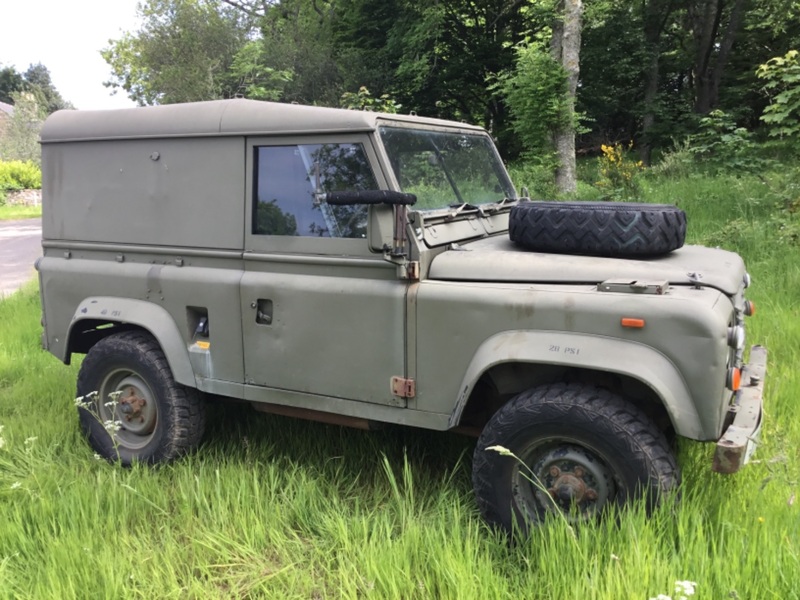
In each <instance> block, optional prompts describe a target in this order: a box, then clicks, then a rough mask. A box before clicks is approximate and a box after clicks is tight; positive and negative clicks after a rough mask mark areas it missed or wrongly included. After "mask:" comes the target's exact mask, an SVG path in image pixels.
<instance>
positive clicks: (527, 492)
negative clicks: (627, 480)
mask: <svg viewBox="0 0 800 600" xmlns="http://www.w3.org/2000/svg"><path fill="white" fill-rule="evenodd" d="M519 457H520V459H521V461H522V464H519V463H518V464H516V465H515V467H514V472H513V475H512V477H513V480H512V486H513V495H514V500H515V503H516V505H517V507H519V509H520V511H522V512H523V514H524V515H525V517H526V518H528V519H530V520H532V521H539V520H541V518H542V517H543V516H544V514H545V513H546V512H551V513H555V512H561V513H563V514H564V515H565V516H566V517H567V518H568V519H569V520H570V521H582V520H586V519H589V518H591V517H593V516H594V515H596V514H597V513H598V512H600V511H601V510H602V509H603V507H604V506H605V505H606V504H607V503H608V502H609V501H613V500H614V499H615V497H616V495H617V490H618V484H617V481H616V480H615V477H614V471H613V469H612V468H611V467H610V466H609V465H608V463H607V462H606V461H605V460H604V459H603V458H602V456H601V455H600V454H599V453H598V452H597V451H595V450H593V449H592V448H589V447H587V446H586V445H584V444H582V443H579V442H578V441H577V440H565V439H564V438H559V439H550V440H539V441H537V442H536V443H535V444H533V445H531V446H529V447H528V448H526V449H525V450H524V451H523V452H522V453H520V455H519Z"/></svg>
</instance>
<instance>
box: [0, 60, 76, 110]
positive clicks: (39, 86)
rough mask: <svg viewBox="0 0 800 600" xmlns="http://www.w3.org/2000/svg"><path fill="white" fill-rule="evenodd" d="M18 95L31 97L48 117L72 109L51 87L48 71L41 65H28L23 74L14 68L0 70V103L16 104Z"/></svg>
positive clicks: (52, 86) (51, 82) (54, 88)
mask: <svg viewBox="0 0 800 600" xmlns="http://www.w3.org/2000/svg"><path fill="white" fill-rule="evenodd" d="M20 93H25V94H29V95H32V96H33V97H34V98H35V100H36V102H37V103H38V104H39V106H41V107H42V110H43V111H44V112H45V114H48V115H49V114H51V113H54V112H55V111H57V110H62V109H65V108H73V106H72V104H71V103H69V102H67V101H66V100H64V98H62V96H61V93H60V92H59V91H58V90H57V89H56V87H55V86H54V85H53V81H52V79H51V77H50V71H49V70H48V68H47V67H45V66H44V65H43V64H42V63H36V64H35V65H30V66H29V67H28V70H27V71H25V73H24V74H22V73H18V72H17V70H16V69H15V68H14V67H4V68H2V69H0V102H5V103H7V104H16V102H17V98H18V97H19V94H20Z"/></svg>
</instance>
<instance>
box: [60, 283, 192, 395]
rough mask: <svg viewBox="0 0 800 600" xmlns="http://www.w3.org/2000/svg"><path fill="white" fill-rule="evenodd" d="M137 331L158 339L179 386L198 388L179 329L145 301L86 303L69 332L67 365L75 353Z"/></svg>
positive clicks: (100, 299)
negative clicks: (106, 339)
mask: <svg viewBox="0 0 800 600" xmlns="http://www.w3.org/2000/svg"><path fill="white" fill-rule="evenodd" d="M137 329H138V330H142V331H146V332H147V333H149V334H150V335H152V336H153V337H154V338H155V339H156V341H157V342H158V344H159V345H160V346H161V349H162V350H163V352H164V356H165V357H166V359H167V362H168V363H169V366H170V369H172V375H173V377H174V379H175V381H176V382H178V383H180V384H182V385H187V386H191V387H196V381H195V377H194V370H193V369H192V365H191V362H190V361H189V350H188V348H187V345H186V343H185V341H184V338H183V336H182V335H181V332H180V329H179V328H178V325H177V324H176V323H175V320H174V319H173V318H172V315H170V313H169V312H167V310H166V309H165V308H163V307H161V306H158V305H156V304H153V303H152V302H146V301H144V300H134V299H130V298H115V297H113V296H93V297H89V298H86V299H85V300H83V301H82V302H81V303H80V304H79V305H78V307H77V308H76V309H75V314H74V315H73V317H72V320H71V321H70V324H69V328H68V330H67V340H66V344H65V356H64V357H63V361H64V362H65V363H67V364H69V362H70V358H71V356H72V354H73V353H77V354H85V353H87V352H88V351H89V349H90V348H91V347H92V346H94V345H95V344H96V343H97V342H99V341H100V340H102V339H104V338H106V337H108V336H109V335H112V334H115V333H120V332H122V331H131V330H137Z"/></svg>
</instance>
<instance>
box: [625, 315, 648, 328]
mask: <svg viewBox="0 0 800 600" xmlns="http://www.w3.org/2000/svg"><path fill="white" fill-rule="evenodd" d="M620 323H621V324H622V326H623V327H630V328H632V329H641V328H642V327H644V319H634V318H632V317H622V320H621V321H620Z"/></svg>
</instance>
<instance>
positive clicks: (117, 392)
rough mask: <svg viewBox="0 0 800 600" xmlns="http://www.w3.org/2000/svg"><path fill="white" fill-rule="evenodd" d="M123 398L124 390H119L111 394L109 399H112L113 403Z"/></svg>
mask: <svg viewBox="0 0 800 600" xmlns="http://www.w3.org/2000/svg"><path fill="white" fill-rule="evenodd" d="M120 396H122V390H117V391H116V392H111V393H110V394H109V395H108V397H109V398H111V401H112V402H116V401H117V400H119V397H120Z"/></svg>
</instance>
